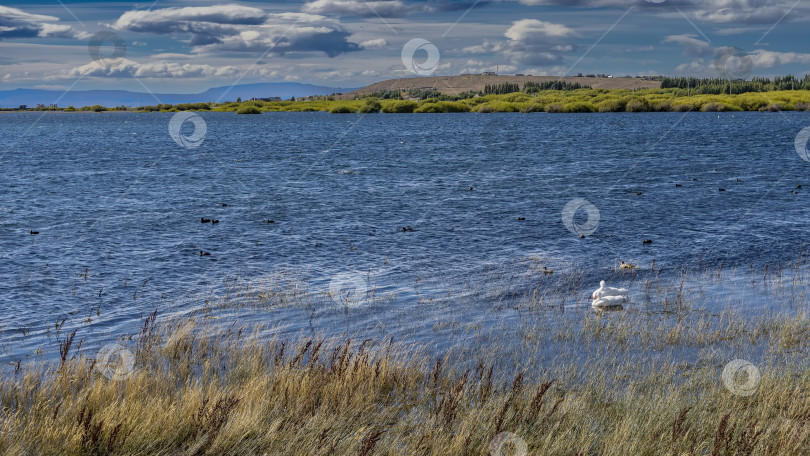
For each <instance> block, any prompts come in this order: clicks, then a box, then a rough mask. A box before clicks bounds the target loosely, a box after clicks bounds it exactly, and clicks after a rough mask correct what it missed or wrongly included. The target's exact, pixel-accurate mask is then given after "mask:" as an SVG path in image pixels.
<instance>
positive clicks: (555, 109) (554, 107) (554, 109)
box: [546, 103, 565, 113]
mask: <svg viewBox="0 0 810 456" xmlns="http://www.w3.org/2000/svg"><path fill="white" fill-rule="evenodd" d="M546 112H551V113H560V112H565V110H564V108H563V105H561V104H560V103H552V104H550V105H548V106H546Z"/></svg>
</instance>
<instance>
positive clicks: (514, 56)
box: [460, 19, 580, 69]
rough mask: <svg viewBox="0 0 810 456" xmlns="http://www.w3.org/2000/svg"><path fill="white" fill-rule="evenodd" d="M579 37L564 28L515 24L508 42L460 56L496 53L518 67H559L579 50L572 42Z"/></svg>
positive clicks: (488, 44)
mask: <svg viewBox="0 0 810 456" xmlns="http://www.w3.org/2000/svg"><path fill="white" fill-rule="evenodd" d="M579 36H580V35H579V33H578V32H577V31H576V30H574V29H572V28H570V27H568V26H565V25H563V24H555V23H552V22H544V21H540V20H537V19H521V20H519V21H515V22H512V25H511V26H510V27H509V28H508V29H507V30H506V31H505V32H504V37H506V38H508V39H507V40H495V41H490V40H484V41H483V42H482V43H481V44H480V45H474V46H468V47H465V48H463V49H461V51H460V53H462V54H491V53H497V54H500V55H502V56H505V57H506V58H507V59H508V61H509V63H510V64H511V65H512V66H515V67H519V66H524V67H525V66H532V67H545V66H550V65H558V64H560V63H561V62H562V60H563V54H565V53H567V52H572V51H574V50H575V49H576V46H575V45H574V44H573V43H571V42H570V41H571V40H573V39H575V38H577V37H579ZM478 67H480V65H479V66H478ZM471 68H472V67H470V68H468V69H471Z"/></svg>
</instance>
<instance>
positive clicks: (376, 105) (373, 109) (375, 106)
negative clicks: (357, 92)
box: [359, 99, 382, 114]
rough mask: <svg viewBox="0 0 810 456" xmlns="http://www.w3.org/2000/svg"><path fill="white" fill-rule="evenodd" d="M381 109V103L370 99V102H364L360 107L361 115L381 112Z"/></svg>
mask: <svg viewBox="0 0 810 456" xmlns="http://www.w3.org/2000/svg"><path fill="white" fill-rule="evenodd" d="M381 109H382V105H381V104H380V102H379V101H377V100H374V99H368V100H366V101H364V102H363V104H362V105H360V111H359V112H360V114H373V113H377V112H380V110H381Z"/></svg>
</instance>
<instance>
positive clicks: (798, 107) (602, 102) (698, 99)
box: [43, 88, 810, 114]
mask: <svg viewBox="0 0 810 456" xmlns="http://www.w3.org/2000/svg"><path fill="white" fill-rule="evenodd" d="M43 110H49V111H65V112H74V111H75V112H109V111H136V112H177V111H213V112H236V113H238V114H260V113H262V112H308V111H320V112H330V113H334V114H353V113H378V112H382V113H449V112H477V113H491V112H523V113H528V112H547V113H592V112H700V111H703V112H722V111H770V112H777V111H810V90H784V91H770V92H748V93H741V94H733V95H727V94H726V95H716V94H695V91H694V90H690V89H679V88H667V89H645V90H636V91H631V90H618V89H614V90H608V89H587V88H585V89H577V90H542V91H538V92H534V93H525V92H515V93H507V94H487V95H473V94H464V95H463V96H461V97H449V96H441V97H438V98H414V99H385V98H375V97H366V98H360V99H355V100H341V99H335V98H334V97H312V98H307V99H301V100H294V101H292V100H288V101H261V100H256V101H239V102H225V103H184V104H177V105H170V104H165V105H156V106H146V107H141V108H126V107H117V108H107V107H103V106H98V105H95V106H86V107H82V108H78V109H77V108H73V107H72V106H71V107H68V108H45V109H43Z"/></svg>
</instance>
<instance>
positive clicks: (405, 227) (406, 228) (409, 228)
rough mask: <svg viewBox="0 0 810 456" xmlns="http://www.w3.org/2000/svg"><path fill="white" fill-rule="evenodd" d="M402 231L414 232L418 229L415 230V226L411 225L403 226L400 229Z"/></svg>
mask: <svg viewBox="0 0 810 456" xmlns="http://www.w3.org/2000/svg"><path fill="white" fill-rule="evenodd" d="M400 231H402V232H403V233H413V232H414V231H416V230H415V229H413V228H411V227H410V226H403V227H402V228H401V229H400Z"/></svg>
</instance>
